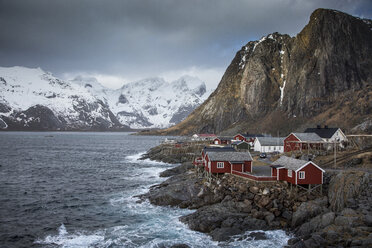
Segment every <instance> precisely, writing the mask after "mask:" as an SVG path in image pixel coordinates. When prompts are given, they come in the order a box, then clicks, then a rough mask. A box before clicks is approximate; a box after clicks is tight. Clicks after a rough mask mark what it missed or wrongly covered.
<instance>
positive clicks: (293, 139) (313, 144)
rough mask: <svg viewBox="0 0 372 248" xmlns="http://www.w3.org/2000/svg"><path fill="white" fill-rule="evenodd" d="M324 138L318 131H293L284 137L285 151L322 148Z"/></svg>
mask: <svg viewBox="0 0 372 248" xmlns="http://www.w3.org/2000/svg"><path fill="white" fill-rule="evenodd" d="M322 145H323V139H322V138H321V137H320V136H319V135H317V134H316V133H291V134H289V135H288V136H287V137H286V138H285V139H284V152H290V151H296V150H305V149H309V148H312V149H313V148H320V147H322Z"/></svg>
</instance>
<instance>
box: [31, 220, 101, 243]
mask: <svg viewBox="0 0 372 248" xmlns="http://www.w3.org/2000/svg"><path fill="white" fill-rule="evenodd" d="M103 240H104V235H103V233H100V232H97V233H95V234H83V233H76V234H69V233H68V232H67V230H66V227H65V226H64V225H63V224H62V225H61V226H60V227H59V229H58V234H57V235H54V236H53V235H49V236H46V237H45V239H44V240H37V241H36V242H35V243H37V244H44V245H47V244H52V245H59V246H61V247H71V248H74V247H76V248H81V247H90V246H94V245H99V244H100V243H102V241H103Z"/></svg>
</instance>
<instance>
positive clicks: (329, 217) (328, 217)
mask: <svg viewBox="0 0 372 248" xmlns="http://www.w3.org/2000/svg"><path fill="white" fill-rule="evenodd" d="M334 220H335V213H334V212H329V213H326V214H323V216H322V220H321V222H322V223H321V225H322V227H326V226H329V225H331V224H332V223H333V221H334Z"/></svg>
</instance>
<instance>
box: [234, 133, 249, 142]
mask: <svg viewBox="0 0 372 248" xmlns="http://www.w3.org/2000/svg"><path fill="white" fill-rule="evenodd" d="M238 138H239V139H238ZM234 140H244V141H247V139H246V138H245V137H244V136H242V135H240V134H237V135H235V136H234Z"/></svg>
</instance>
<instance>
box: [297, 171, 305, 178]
mask: <svg viewBox="0 0 372 248" xmlns="http://www.w3.org/2000/svg"><path fill="white" fill-rule="evenodd" d="M298 179H305V171H300V172H299V173H298Z"/></svg>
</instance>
